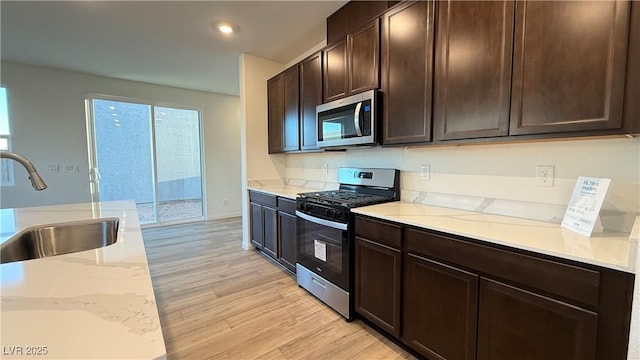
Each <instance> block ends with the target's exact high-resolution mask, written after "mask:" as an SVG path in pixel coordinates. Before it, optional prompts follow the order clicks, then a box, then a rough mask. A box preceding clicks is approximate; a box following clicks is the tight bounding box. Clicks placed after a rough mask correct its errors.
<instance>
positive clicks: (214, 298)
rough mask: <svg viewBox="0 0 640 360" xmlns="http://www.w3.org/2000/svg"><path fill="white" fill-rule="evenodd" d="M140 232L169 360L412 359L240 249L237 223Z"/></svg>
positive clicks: (226, 221) (256, 255)
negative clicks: (347, 319)
mask: <svg viewBox="0 0 640 360" xmlns="http://www.w3.org/2000/svg"><path fill="white" fill-rule="evenodd" d="M142 233H143V236H144V241H145V246H146V251H147V257H148V260H149V266H150V269H151V277H152V281H153V287H154V290H155V296H156V301H157V303H158V312H159V313H160V322H161V325H162V332H163V334H164V340H165V345H166V347H167V354H168V358H169V360H174V359H189V360H197V359H219V358H228V359H336V360H339V359H405V358H413V357H412V356H411V355H409V354H408V353H407V352H406V351H404V350H403V349H401V348H400V347H398V346H397V345H396V344H394V343H393V342H391V341H389V340H387V339H386V338H384V337H383V336H382V335H380V334H379V333H377V332H376V331H375V330H373V329H371V328H370V327H368V326H367V325H365V324H363V323H362V322H361V321H359V320H358V321H354V322H351V323H347V322H346V321H344V320H343V318H341V317H340V316H339V315H337V314H336V313H335V312H333V311H332V310H330V309H329V308H328V307H327V306H326V305H324V304H323V303H321V302H320V301H319V300H317V299H315V298H314V297H312V296H311V295H309V294H308V293H307V292H305V291H304V290H302V289H301V288H299V287H298V285H297V284H296V281H295V278H294V277H293V276H292V275H291V274H289V273H287V272H286V271H285V270H283V269H282V268H280V267H279V266H277V265H275V264H274V263H272V262H270V261H269V260H267V258H266V257H264V256H263V255H260V254H259V253H258V252H256V251H255V250H250V251H244V250H242V248H241V246H240V243H241V238H242V230H241V219H240V218H232V219H224V220H214V221H203V222H198V223H193V224H186V225H173V226H166V227H157V228H150V229H145V230H143V232H142Z"/></svg>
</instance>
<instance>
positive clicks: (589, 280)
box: [356, 227, 600, 308]
mask: <svg viewBox="0 0 640 360" xmlns="http://www.w3.org/2000/svg"><path fill="white" fill-rule="evenodd" d="M356 231H357V227H356ZM406 241H407V251H408V252H413V253H418V254H422V255H426V256H430V257H432V258H436V259H440V260H443V261H446V262H449V263H453V264H457V265H460V266H464V267H467V268H470V269H473V270H475V271H478V272H481V273H485V274H487V275H491V276H493V277H497V278H501V279H505V280H508V281H512V282H515V283H517V284H521V285H524V286H525V287H529V288H533V289H537V290H542V291H544V292H546V293H548V294H550V295H555V296H557V297H560V298H561V299H567V300H573V301H574V302H578V303H579V304H584V305H588V306H589V307H591V308H597V306H598V294H599V286H600V273H599V272H597V271H593V270H589V269H585V268H580V267H577V266H572V265H567V264H563V263H559V262H555V261H551V260H546V259H541V258H537V257H533V256H529V255H524V254H519V253H516V252H511V251H507V250H501V249H496V248H492V247H489V246H484V245H479V244H474V243H471V242H466V241H463V240H457V239H453V238H449V237H445V236H441V235H436V234H432V233H427V232H422V231H417V230H412V229H407V230H406Z"/></svg>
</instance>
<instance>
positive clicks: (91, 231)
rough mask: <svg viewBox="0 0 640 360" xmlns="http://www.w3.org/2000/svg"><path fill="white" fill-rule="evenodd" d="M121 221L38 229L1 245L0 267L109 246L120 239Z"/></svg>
mask: <svg viewBox="0 0 640 360" xmlns="http://www.w3.org/2000/svg"><path fill="white" fill-rule="evenodd" d="M119 221H120V220H119V219H118V218H102V219H93V220H84V221H75V222H65V223H58V224H50V225H41V226H34V227H30V228H27V229H24V230H23V231H21V232H19V233H17V234H16V235H14V236H12V237H11V238H9V239H8V240H7V241H5V242H4V243H3V244H2V245H0V264H4V263H9V262H14V261H23V260H31V259H37V258H41V257H47V256H55V255H62V254H69V253H74V252H78V251H84V250H91V249H97V248H100V247H104V246H109V245H111V244H113V243H115V242H116V240H117V238H118V224H119Z"/></svg>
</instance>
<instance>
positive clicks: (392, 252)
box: [355, 237, 401, 337]
mask: <svg viewBox="0 0 640 360" xmlns="http://www.w3.org/2000/svg"><path fill="white" fill-rule="evenodd" d="M355 258H356V268H355V269H356V270H355V278H356V289H355V291H356V292H355V298H356V299H355V306H356V311H357V312H358V313H359V314H360V315H362V316H364V317H365V318H367V319H369V320H371V321H372V322H373V323H375V324H376V325H378V326H380V327H381V328H382V329H384V330H386V331H387V332H389V333H390V334H393V335H395V336H396V337H399V336H400V281H401V280H400V273H401V262H400V260H401V253H400V250H396V249H393V248H391V247H388V246H385V245H382V244H378V243H375V242H373V241H369V240H366V239H363V238H360V237H356V253H355Z"/></svg>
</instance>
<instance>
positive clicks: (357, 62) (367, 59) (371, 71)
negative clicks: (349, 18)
mask: <svg viewBox="0 0 640 360" xmlns="http://www.w3.org/2000/svg"><path fill="white" fill-rule="evenodd" d="M379 59H380V25H379V20H378V19H377V18H376V19H375V20H374V21H372V22H370V23H369V24H367V25H365V26H363V27H362V28H360V29H358V30H356V31H354V32H353V33H351V34H349V35H347V64H348V70H347V74H348V77H349V91H348V92H349V94H355V93H359V92H363V91H366V90H371V89H377V88H378V87H380V85H379V82H380V76H379V73H380V67H379V65H378V64H379Z"/></svg>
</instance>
